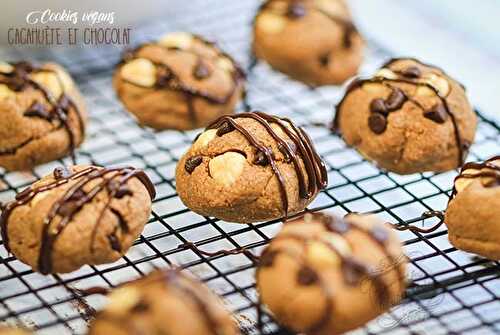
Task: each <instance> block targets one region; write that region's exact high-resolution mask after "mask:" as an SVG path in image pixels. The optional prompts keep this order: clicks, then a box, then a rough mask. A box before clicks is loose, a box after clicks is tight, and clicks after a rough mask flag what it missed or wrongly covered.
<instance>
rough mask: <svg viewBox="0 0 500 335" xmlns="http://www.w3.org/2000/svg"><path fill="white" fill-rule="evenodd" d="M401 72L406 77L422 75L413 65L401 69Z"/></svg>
mask: <svg viewBox="0 0 500 335" xmlns="http://www.w3.org/2000/svg"><path fill="white" fill-rule="evenodd" d="M401 74H402V75H403V76H405V77H407V78H418V77H420V76H421V75H422V72H421V71H420V69H419V68H418V67H416V66H414V65H411V66H408V67H407V68H405V69H403V70H401Z"/></svg>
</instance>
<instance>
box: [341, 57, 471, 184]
mask: <svg viewBox="0 0 500 335" xmlns="http://www.w3.org/2000/svg"><path fill="white" fill-rule="evenodd" d="M476 125H477V118H476V114H475V113H474V111H473V109H472V107H471V105H470V103H469V100H467V97H466V94H465V89H464V87H463V86H461V85H460V84H459V83H458V82H457V81H455V80H454V79H452V78H451V77H449V76H448V75H447V74H446V73H444V71H443V70H441V69H438V68H436V67H434V66H431V65H427V64H424V63H422V62H420V61H418V60H416V59H410V58H399V59H392V60H390V61H389V62H387V63H386V64H385V65H383V66H382V68H381V69H380V70H379V71H378V72H377V73H376V74H375V76H373V77H372V78H368V79H361V78H359V79H355V80H354V81H352V82H351V83H350V85H349V86H348V87H347V90H346V93H345V96H344V97H343V98H342V100H341V101H340V103H339V104H338V105H337V108H336V115H335V120H334V127H335V130H337V131H338V132H340V133H341V134H342V137H343V138H344V140H345V142H346V143H347V144H348V145H351V146H353V147H355V148H356V149H357V150H358V151H359V152H360V154H361V155H363V156H364V157H365V158H366V159H368V160H372V161H375V162H376V163H377V165H378V166H380V167H381V168H383V169H386V170H389V171H393V172H396V173H399V174H411V173H416V172H424V171H434V172H440V171H447V170H452V169H455V168H458V167H460V166H462V164H463V161H464V159H465V157H466V156H467V153H468V149H469V147H470V145H471V143H472V142H473V140H474V136H475V133H476Z"/></svg>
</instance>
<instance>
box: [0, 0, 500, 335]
mask: <svg viewBox="0 0 500 335" xmlns="http://www.w3.org/2000/svg"><path fill="white" fill-rule="evenodd" d="M257 6H258V3H257V2H255V1H250V0H244V1H231V0H217V1H203V0H196V1H190V2H189V8H184V7H183V8H182V10H181V11H180V13H182V14H180V15H177V16H175V17H169V18H168V20H167V19H165V20H160V21H155V22H152V23H149V24H148V25H146V26H142V27H140V28H137V29H134V30H133V37H134V38H135V42H136V43H139V42H141V41H146V40H151V39H154V38H157V37H159V36H160V35H162V34H163V33H165V32H167V31H175V30H177V31H179V30H180V31H182V30H187V31H193V32H196V33H199V34H201V35H203V36H206V37H208V38H209V39H214V40H217V41H218V42H219V44H220V45H221V46H222V47H223V48H224V49H225V50H226V51H228V52H229V53H231V54H232V55H234V56H235V58H236V59H237V60H238V61H240V62H241V63H242V64H243V65H246V66H248V64H249V63H250V60H251V58H250V56H249V51H250V47H249V41H250V32H251V29H250V27H251V20H252V16H253V14H254V12H255V10H256V7H257ZM368 38H369V36H368ZM369 44H370V47H369V50H368V53H367V57H366V58H367V59H366V62H365V64H364V66H363V68H362V72H371V71H372V70H374V69H375V68H376V67H377V66H378V65H380V64H381V63H382V62H383V61H384V60H385V59H387V58H389V57H390V56H391V53H390V52H389V51H387V50H384V49H382V48H380V47H378V46H377V45H375V44H374V43H373V42H371V43H369ZM120 51H121V49H120V48H114V47H106V48H72V49H70V50H64V51H59V50H57V49H50V50H45V51H42V52H38V53H36V54H35V58H36V59H43V60H55V61H57V62H60V63H62V64H63V65H65V66H66V67H67V68H68V69H69V71H70V72H71V73H72V74H73V76H74V78H75V80H76V81H77V82H78V84H79V86H80V88H81V90H82V92H83V94H84V95H85V97H86V101H87V104H88V109H89V111H90V125H89V131H88V135H87V139H86V141H85V143H84V145H83V146H82V148H81V149H80V150H78V155H77V160H78V163H80V164H87V163H91V164H97V165H133V166H135V167H138V168H143V169H144V170H145V171H146V172H147V174H148V175H149V176H150V177H151V179H152V180H153V182H154V183H155V185H156V189H157V193H158V196H157V198H156V200H155V201H154V204H153V213H152V216H151V218H150V220H149V222H148V224H147V225H146V228H145V230H144V232H143V234H142V235H141V237H140V238H139V239H138V240H137V241H136V242H135V244H134V245H133V247H132V248H131V249H130V250H129V252H128V253H127V255H126V256H125V257H123V258H122V259H121V260H119V261H117V262H115V263H113V264H108V265H102V266H85V267H83V268H82V269H80V270H78V271H76V272H73V273H70V274H64V275H51V276H42V275H40V274H37V273H34V272H33V271H32V270H31V269H30V268H29V267H27V266H26V265H24V264H22V263H21V262H19V261H17V260H16V259H15V258H14V257H13V256H12V255H9V254H7V252H6V251H5V248H4V247H3V244H0V321H3V322H5V323H7V324H14V325H24V326H27V327H30V328H33V329H36V330H38V331H39V333H40V334H83V333H85V332H86V329H87V326H88V324H87V323H88V321H89V320H90V319H91V317H92V315H93V313H94V312H95V310H96V309H99V308H101V307H102V306H103V304H104V302H105V298H104V297H102V296H98V295H90V296H87V297H82V296H81V295H79V294H78V293H76V291H75V290H74V289H75V288H77V289H85V288H88V287H92V286H104V287H114V286H116V285H118V284H120V283H122V282H124V281H127V280H129V279H132V278H136V277H138V276H142V275H144V274H146V273H148V272H149V271H151V270H152V269H153V268H157V267H162V268H163V267H168V266H172V265H178V266H181V267H182V268H184V269H186V271H189V272H191V273H193V274H194V275H196V276H198V277H199V278H200V279H202V280H203V281H204V282H206V283H207V284H208V285H209V286H210V287H211V288H212V289H213V290H214V291H215V292H216V293H218V294H220V295H221V296H222V297H223V298H224V301H225V303H226V304H227V306H228V307H229V308H230V309H231V310H232V311H234V313H235V315H236V318H237V320H238V321H239V323H240V325H241V329H242V331H243V332H244V333H248V334H277V333H287V332H286V331H285V330H283V329H280V328H279V327H278V326H277V325H276V324H275V323H274V321H273V320H272V318H271V317H270V316H269V314H268V313H266V311H265V310H263V308H262V307H261V306H260V305H259V304H258V300H257V293H256V290H255V280H254V271H255V262H254V260H253V259H252V258H251V257H248V255H246V254H237V255H216V256H207V254H204V253H202V252H199V251H198V250H197V249H196V248H192V247H190V246H189V244H188V242H192V243H194V244H195V245H196V246H197V248H198V249H201V250H204V251H207V252H214V251H217V250H221V249H239V248H242V247H246V248H248V249H250V250H251V251H252V252H253V253H254V254H256V255H258V254H259V253H260V252H261V251H262V249H263V247H264V246H265V245H266V244H267V243H268V242H269V241H270V239H271V238H272V237H273V236H274V235H275V234H276V233H277V232H278V231H279V229H280V227H281V225H282V223H281V222H280V221H279V220H276V221H271V222H262V223H258V224H253V225H248V224H233V223H227V222H223V221H220V220H217V219H214V218H210V217H203V216H200V215H197V214H195V213H193V212H191V211H190V210H189V209H187V208H186V207H185V206H184V205H183V204H182V202H181V201H180V199H179V197H178V196H177V194H176V191H175V178H174V171H175V165H176V163H177V161H178V160H179V158H180V157H181V155H182V154H183V153H184V152H185V151H186V149H187V148H188V147H189V146H190V144H191V142H192V140H193V138H194V137H195V136H196V134H197V133H198V132H199V131H189V132H178V131H163V132H153V131H151V130H149V129H143V128H140V127H139V126H138V125H137V124H136V122H135V121H134V119H133V118H132V117H131V116H130V115H129V114H128V113H127V112H126V111H125V110H124V109H123V107H122V106H121V104H120V103H119V102H118V101H117V99H116V97H115V95H114V93H113V90H112V88H111V74H112V71H113V67H114V64H115V63H116V62H117V61H118V57H119V53H120ZM0 56H1V57H2V58H4V59H8V60H17V59H33V58H34V55H33V52H32V50H22V49H9V50H0ZM341 94H342V89H341V88H339V87H327V88H320V89H315V90H313V89H310V88H308V87H306V86H304V85H302V84H300V83H297V82H293V81H291V80H289V79H287V78H286V77H285V76H283V75H282V74H279V73H276V72H274V71H272V70H271V69H270V68H269V67H268V66H267V65H265V64H257V66H256V67H255V68H254V69H253V70H252V71H251V73H249V76H248V100H249V103H250V105H251V106H252V107H253V108H254V109H258V110H262V111H266V112H269V113H272V114H277V115H281V116H288V117H290V118H292V119H293V120H294V121H295V122H297V123H298V124H301V125H303V126H304V127H305V128H306V130H307V131H308V133H309V134H310V135H311V137H312V138H313V140H314V142H315V144H316V148H317V149H318V151H319V152H320V154H321V155H322V157H323V158H324V160H325V162H326V165H327V168H328V173H329V180H330V182H329V185H328V187H327V188H326V189H325V190H324V191H323V192H321V193H320V194H319V195H318V197H317V198H316V200H315V201H314V202H313V203H312V204H311V205H310V206H309V208H308V209H309V210H314V211H316V210H328V211H331V212H334V213H337V214H340V215H343V214H345V213H348V212H352V211H356V212H371V213H375V214H376V215H378V216H379V217H380V218H382V219H384V220H386V221H388V222H392V223H396V224H419V223H420V222H421V221H422V222H423V217H422V213H423V212H424V211H428V210H433V209H435V210H443V209H445V207H446V203H447V200H448V194H449V193H450V190H451V186H452V182H453V178H454V177H455V175H456V172H455V171H451V172H447V173H440V174H433V173H424V174H415V175H410V176H399V175H396V174H393V173H387V172H383V171H380V170H379V169H377V168H376V167H374V166H373V165H372V164H370V163H369V162H366V161H365V160H363V159H362V158H361V157H360V156H359V155H358V154H357V153H356V152H355V151H354V150H352V149H351V148H348V147H346V145H345V144H344V142H343V141H342V140H341V139H340V138H339V137H337V136H336V135H333V134H331V133H330V132H329V131H328V129H327V128H326V127H319V126H317V124H318V123H323V124H325V125H326V124H328V123H329V122H330V121H331V119H332V116H333V108H332V106H333V104H334V103H335V102H336V101H338V99H339V98H340V95H341ZM239 108H240V111H241V109H242V106H240V107H239ZM479 120H480V122H479V126H478V134H477V136H476V141H475V143H474V145H473V146H472V149H471V152H470V155H469V157H468V160H483V159H486V158H488V157H490V156H492V155H494V154H498V153H500V127H499V125H498V124H495V123H494V122H492V121H490V120H488V119H486V118H484V117H483V116H482V115H481V114H479ZM69 163H70V161H69V160H67V159H65V160H61V161H56V162H52V163H49V164H46V165H43V166H39V167H37V168H35V169H34V170H33V171H32V172H13V173H7V172H3V171H1V170H0V201H8V200H11V199H12V198H13V197H14V195H15V193H16V192H19V191H20V190H22V189H23V188H25V187H26V186H28V185H29V184H30V183H32V182H33V181H35V180H36V179H37V178H40V177H41V176H43V175H45V174H47V173H49V172H50V171H52V169H53V168H54V167H56V166H60V165H61V164H69ZM432 223H433V220H432V219H430V220H427V221H426V224H429V225H430V224H432ZM399 235H400V237H401V239H402V240H403V241H404V245H405V252H406V254H407V255H408V256H409V258H410V262H411V263H410V266H409V270H408V276H409V279H410V282H411V284H410V286H409V288H408V290H407V294H406V298H405V299H404V301H403V302H402V303H401V304H399V305H398V306H395V307H394V308H392V309H391V310H390V311H389V312H388V313H386V314H384V315H382V316H381V317H379V318H377V319H376V320H374V321H372V322H370V323H368V324H367V325H366V326H365V327H363V328H361V329H359V330H357V331H355V332H354V333H360V334H389V333H390V334H451V333H468V334H498V333H500V280H499V278H500V264H499V262H494V261H489V260H486V259H482V258H478V257H475V256H473V255H470V254H467V253H464V252H461V251H458V250H456V249H455V248H453V247H452V246H451V245H450V243H449V242H448V239H447V231H446V227H444V226H443V227H441V228H440V229H438V230H437V231H435V232H433V233H429V234H427V235H422V234H419V233H413V232H409V231H405V232H399ZM257 319H259V320H260V322H257ZM258 324H259V325H258Z"/></svg>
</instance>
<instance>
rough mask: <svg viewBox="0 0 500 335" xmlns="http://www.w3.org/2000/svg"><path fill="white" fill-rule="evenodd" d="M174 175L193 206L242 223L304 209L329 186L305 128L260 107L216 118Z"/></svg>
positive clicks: (198, 211)
mask: <svg viewBox="0 0 500 335" xmlns="http://www.w3.org/2000/svg"><path fill="white" fill-rule="evenodd" d="M175 176H176V188H177V192H178V193H179V196H180V198H181V200H182V201H183V202H184V204H185V205H186V206H187V207H189V208H190V209H191V210H192V211H194V212H196V213H198V214H201V215H207V216H215V217H216V218H219V219H222V220H226V221H231V222H241V223H251V222H258V221H263V220H272V219H277V218H281V217H286V216H288V215H292V214H295V213H297V212H300V211H302V210H303V209H304V208H305V207H306V206H307V205H308V204H309V203H310V202H311V201H312V200H313V199H314V198H315V197H316V195H317V194H318V192H319V191H320V190H321V189H322V188H324V187H325V186H326V185H327V173H326V169H325V166H324V163H323V162H322V161H321V158H320V157H319V155H318V154H317V153H316V151H315V149H314V146H313V143H312V142H311V140H310V138H309V136H308V135H307V134H306V133H305V132H304V130H303V129H302V128H300V127H297V126H295V125H294V124H293V123H292V122H291V121H290V120H288V119H285V118H278V117H276V116H271V115H268V114H265V113H261V112H252V113H240V114H237V115H234V116H224V117H221V118H220V119H219V120H217V121H216V122H214V123H213V124H212V125H210V126H209V127H208V128H207V129H206V130H205V131H204V132H203V133H201V134H200V135H199V136H198V137H197V139H196V140H195V141H194V143H193V145H192V146H191V148H190V149H189V150H188V151H187V153H186V154H184V156H183V157H182V158H181V160H180V161H179V163H178V164H177V169H176V175H175Z"/></svg>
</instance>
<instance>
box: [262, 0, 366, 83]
mask: <svg viewBox="0 0 500 335" xmlns="http://www.w3.org/2000/svg"><path fill="white" fill-rule="evenodd" d="M253 34H254V39H253V51H254V53H255V56H256V57H257V58H259V59H262V60H264V61H266V62H267V63H269V65H271V66H272V67H273V68H275V69H276V70H278V71H280V72H283V73H285V74H287V75H288V76H290V77H291V78H293V79H296V80H299V81H302V82H304V83H306V84H307V85H310V86H321V85H332V84H340V83H342V82H344V81H345V80H346V79H348V78H350V77H352V76H353V75H355V74H356V73H357V71H358V68H359V66H360V64H361V62H362V60H363V49H364V42H363V40H362V38H361V36H360V34H359V32H358V31H357V29H356V27H355V26H354V24H353V22H352V20H351V14H350V12H349V9H348V7H347V5H346V3H345V2H344V1H343V0H269V1H266V2H264V4H263V5H262V6H261V7H260V9H259V11H258V12H257V15H256V16H255V20H254V25H253Z"/></svg>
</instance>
